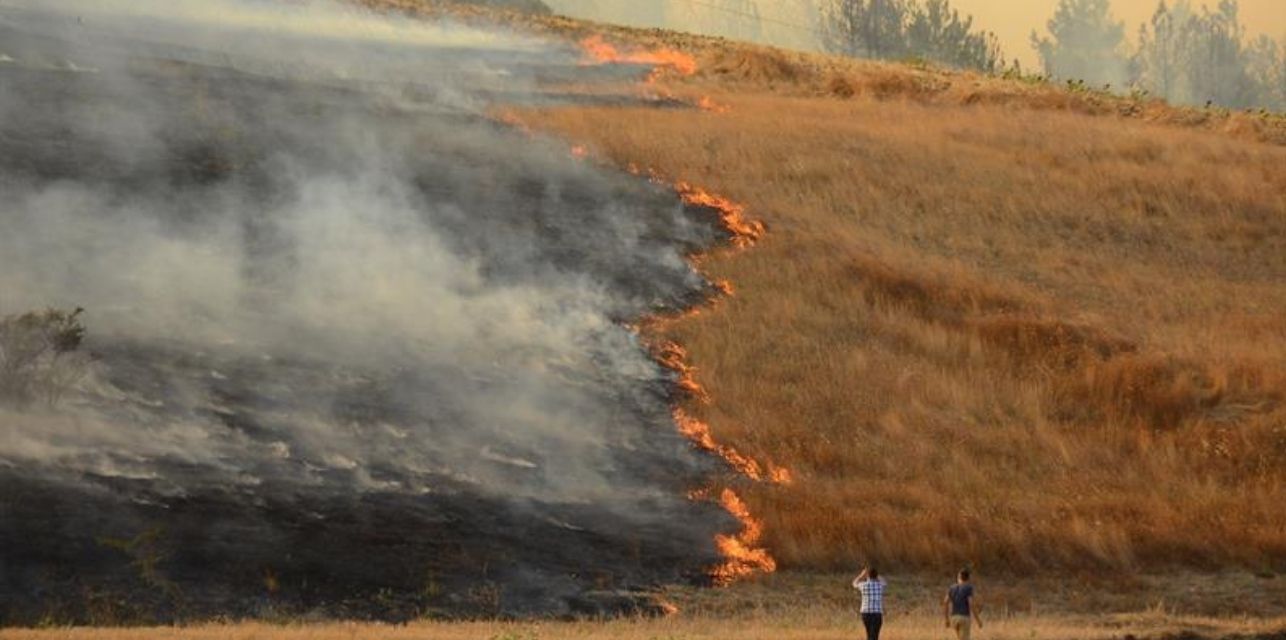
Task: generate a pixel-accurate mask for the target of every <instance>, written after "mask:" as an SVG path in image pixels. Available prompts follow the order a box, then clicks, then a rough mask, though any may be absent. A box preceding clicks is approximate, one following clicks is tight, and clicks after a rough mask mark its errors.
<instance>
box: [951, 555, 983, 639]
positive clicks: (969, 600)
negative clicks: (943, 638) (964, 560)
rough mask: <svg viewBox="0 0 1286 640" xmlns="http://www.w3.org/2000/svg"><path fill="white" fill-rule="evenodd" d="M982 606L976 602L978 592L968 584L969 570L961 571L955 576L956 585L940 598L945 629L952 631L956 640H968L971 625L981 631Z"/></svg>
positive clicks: (971, 584) (971, 630)
mask: <svg viewBox="0 0 1286 640" xmlns="http://www.w3.org/2000/svg"><path fill="white" fill-rule="evenodd" d="M981 612H982V605H981V604H980V603H979V602H978V592H977V590H976V589H974V587H973V583H971V582H969V570H968V569H961V570H960V573H959V574H958V575H957V576H956V583H955V584H953V585H951V588H949V589H947V595H945V596H943V598H942V615H943V617H944V618H946V623H947V628H948V629H954V630H955V632H956V638H957V640H969V637H970V635H971V634H972V632H973V627H972V623H977V624H978V628H979V629H982V618H981V617H979V614H980V613H981Z"/></svg>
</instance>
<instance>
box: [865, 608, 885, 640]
mask: <svg viewBox="0 0 1286 640" xmlns="http://www.w3.org/2000/svg"><path fill="white" fill-rule="evenodd" d="M862 626H864V627H866V640H880V627H883V626H884V614H882V613H863V614H862Z"/></svg>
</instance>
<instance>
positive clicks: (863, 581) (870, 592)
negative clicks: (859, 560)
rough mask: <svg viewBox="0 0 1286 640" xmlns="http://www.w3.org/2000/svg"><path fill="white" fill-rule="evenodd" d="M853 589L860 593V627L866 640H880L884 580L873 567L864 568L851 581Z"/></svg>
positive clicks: (882, 623)
mask: <svg viewBox="0 0 1286 640" xmlns="http://www.w3.org/2000/svg"><path fill="white" fill-rule="evenodd" d="M853 588H854V589H857V590H858V591H860V592H862V626H864V627H866V638H867V640H880V627H883V626H884V579H883V578H881V577H880V571H879V570H878V569H876V568H875V567H866V568H865V569H862V572H861V573H859V574H857V577H856V578H854V579H853Z"/></svg>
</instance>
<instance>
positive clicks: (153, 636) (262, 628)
mask: <svg viewBox="0 0 1286 640" xmlns="http://www.w3.org/2000/svg"><path fill="white" fill-rule="evenodd" d="M860 628H861V625H860V622H858V621H857V620H856V615H855V614H853V613H851V612H847V613H846V612H841V611H834V610H816V609H805V610H800V611H798V612H796V613H795V614H793V615H787V616H771V617H764V616H759V615H754V614H751V615H747V616H744V617H741V618H737V619H730V618H719V617H675V618H667V619H661V620H615V621H604V622H571V623H567V622H521V623H511V622H471V623H445V622H437V623H434V622H423V623H413V624H410V625H406V626H391V625H379V624H358V623H321V624H284V625H273V624H265V623H241V624H227V625H219V624H215V625H198V626H191V627H179V628H175V627H157V628H141V629H138V628H136V629H42V630H7V631H0V639H2V640H162V639H164V640H352V639H354V638H380V639H381V640H403V639H405V640H410V639H416V640H555V639H557V640H563V639H568V640H608V639H613V640H616V639H619V640H727V639H729V638H737V639H739V640H849V639H851V638H854V637H857V636H858V635H859V634H860V633H861V631H860ZM1282 628H1286V619H1281V620H1269V621H1249V620H1233V619H1216V618H1195V617H1175V616H1169V615H1166V614H1163V613H1157V612H1153V613H1144V614H1137V615H1128V616H1109V617H1102V618H1093V619H1091V618H1088V617H1050V618H1032V617H1027V616H1018V617H1014V618H1009V619H1002V620H998V621H995V622H992V623H989V624H986V626H985V627H984V630H985V632H986V634H985V637H987V638H991V639H993V640H1020V639H1022V640H1030V639H1031V638H1041V639H1043V640H1091V639H1097V638H1104V639H1106V638H1119V637H1121V636H1122V634H1127V633H1133V634H1147V635H1155V634H1173V633H1180V632H1190V633H1199V634H1202V635H1201V636H1200V637H1210V638H1220V637H1225V636H1229V635H1231V634H1268V633H1272V632H1276V631H1277V630H1280V629H1282ZM978 635H982V634H981V633H979V634H978ZM882 637H885V638H889V639H890V640H902V639H907V640H910V639H917V640H922V639H926V638H946V637H948V633H947V631H946V630H945V629H944V628H943V624H942V622H941V620H940V619H939V618H938V617H937V616H931V615H916V616H897V615H890V616H889V617H888V620H887V622H886V624H885V632H884V634H883V635H882ZM1243 637H1244V636H1243Z"/></svg>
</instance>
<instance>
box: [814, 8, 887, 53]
mask: <svg viewBox="0 0 1286 640" xmlns="http://www.w3.org/2000/svg"><path fill="white" fill-rule="evenodd" d="M906 17H907V0H833V1H832V2H831V3H830V4H829V5H827V6H826V9H825V11H824V14H823V26H824V29H823V33H824V36H825V40H826V42H825V44H826V47H827V49H829V50H831V51H833V52H835V53H841V54H843V55H846V56H852V57H855V58H880V59H890V58H899V57H902V56H903V55H904V54H905V50H906V33H905V28H906Z"/></svg>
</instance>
